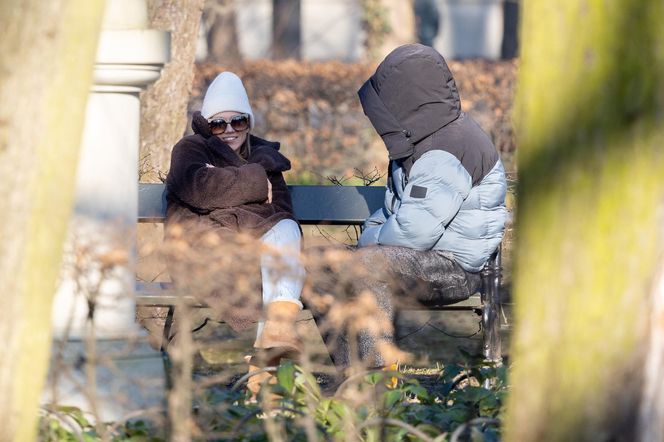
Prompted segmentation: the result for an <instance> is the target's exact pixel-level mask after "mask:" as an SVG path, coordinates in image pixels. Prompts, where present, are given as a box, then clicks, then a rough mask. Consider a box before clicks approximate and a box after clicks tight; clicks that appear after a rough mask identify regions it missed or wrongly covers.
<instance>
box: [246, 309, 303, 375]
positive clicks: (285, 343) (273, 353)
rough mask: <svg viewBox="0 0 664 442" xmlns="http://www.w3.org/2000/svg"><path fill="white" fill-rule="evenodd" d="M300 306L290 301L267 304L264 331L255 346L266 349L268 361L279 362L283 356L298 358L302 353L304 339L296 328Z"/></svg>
mask: <svg viewBox="0 0 664 442" xmlns="http://www.w3.org/2000/svg"><path fill="white" fill-rule="evenodd" d="M299 313H300V306H299V305H297V304H295V303H293V302H288V301H275V302H271V303H270V304H268V305H267V311H266V321H265V325H264V327H263V332H262V333H261V335H260V336H259V337H258V339H256V343H255V344H254V347H255V348H259V349H263V350H266V353H267V354H268V357H267V359H268V361H266V362H270V363H274V364H275V365H277V364H279V359H280V358H281V357H290V358H297V357H298V356H299V354H300V353H302V350H303V348H302V340H301V339H300V337H299V336H298V334H297V331H296V329H295V322H296V321H297V316H298V314H299Z"/></svg>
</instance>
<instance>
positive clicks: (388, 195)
mask: <svg viewBox="0 0 664 442" xmlns="http://www.w3.org/2000/svg"><path fill="white" fill-rule="evenodd" d="M394 201H395V200H394V194H393V193H392V192H391V191H390V188H389V186H388V187H386V188H385V202H384V207H382V208H380V209H378V210H376V211H375V212H374V213H372V214H371V216H369V218H367V220H366V221H365V222H364V225H363V226H362V235H360V239H359V240H358V241H357V245H358V247H366V246H373V245H376V244H378V235H379V234H380V230H381V228H382V227H383V224H385V221H387V218H388V217H389V216H390V215H392V210H391V208H392V205H393V203H394Z"/></svg>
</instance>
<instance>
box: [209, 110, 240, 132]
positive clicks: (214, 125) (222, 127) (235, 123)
mask: <svg viewBox="0 0 664 442" xmlns="http://www.w3.org/2000/svg"><path fill="white" fill-rule="evenodd" d="M208 124H209V125H210V130H212V131H213V132H226V128H227V127H228V125H230V126H231V127H232V128H233V130H236V131H238V132H242V131H243V130H246V129H247V128H248V127H249V115H248V114H240V115H235V116H234V117H231V119H230V120H229V121H226V120H224V119H223V118H215V119H214V120H210V121H208Z"/></svg>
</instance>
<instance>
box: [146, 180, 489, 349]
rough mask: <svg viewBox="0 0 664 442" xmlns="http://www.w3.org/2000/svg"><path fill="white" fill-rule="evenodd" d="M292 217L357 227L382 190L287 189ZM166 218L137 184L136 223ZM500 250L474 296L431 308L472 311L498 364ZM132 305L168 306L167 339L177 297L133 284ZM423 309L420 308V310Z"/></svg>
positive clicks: (151, 190) (161, 201) (154, 188)
mask: <svg viewBox="0 0 664 442" xmlns="http://www.w3.org/2000/svg"><path fill="white" fill-rule="evenodd" d="M289 189H290V192H291V196H292V199H293V210H294V213H295V217H296V218H297V219H298V221H299V222H300V223H301V224H303V225H351V226H361V225H362V224H363V223H364V220H365V219H366V218H367V217H368V216H369V215H370V214H371V213H373V212H374V211H375V210H377V209H378V208H380V207H382V205H383V199H384V195H385V189H384V188H383V187H376V186H307V185H293V186H289ZM165 215H166V199H165V185H164V184H147V183H141V184H140V186H139V207H138V222H139V223H163V222H164V219H165ZM500 278H501V262H500V247H499V248H498V250H496V252H494V254H493V256H492V257H491V259H490V260H489V262H488V263H487V264H486V265H485V266H484V269H483V270H482V271H481V279H482V284H481V287H480V290H479V293H476V294H474V295H472V296H471V297H470V298H469V299H467V300H465V301H461V302H458V303H456V304H449V305H440V306H436V305H434V306H431V305H427V306H426V308H427V309H434V310H472V311H474V312H476V313H478V314H480V315H481V317H482V319H481V321H480V323H481V327H482V334H483V336H482V337H483V355H484V358H485V359H487V360H490V361H494V362H500V361H501V339H500V333H499V331H500V318H499V312H500V307H501V306H500V293H499V288H500ZM136 302H137V304H138V305H142V306H154V307H168V308H169V310H168V316H167V319H166V330H165V331H164V336H165V337H167V336H168V332H169V330H168V329H169V328H170V324H171V321H172V318H173V312H174V309H175V305H177V303H178V302H177V299H176V295H175V294H174V293H173V291H172V290H169V288H168V284H164V283H142V282H137V286H136ZM423 308H424V307H423Z"/></svg>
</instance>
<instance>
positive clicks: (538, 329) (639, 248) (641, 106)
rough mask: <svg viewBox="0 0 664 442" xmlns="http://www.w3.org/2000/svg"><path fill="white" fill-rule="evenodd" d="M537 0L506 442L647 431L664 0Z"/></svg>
mask: <svg viewBox="0 0 664 442" xmlns="http://www.w3.org/2000/svg"><path fill="white" fill-rule="evenodd" d="M523 5H524V7H523V22H522V25H523V27H522V29H521V31H522V33H521V35H522V37H523V38H522V39H521V42H522V59H521V65H520V73H519V75H520V84H519V93H518V97H517V115H516V119H517V122H518V124H517V127H518V139H519V158H518V160H519V188H518V196H519V208H518V217H517V239H518V244H517V250H516V261H515V262H516V273H515V278H514V281H515V283H514V291H515V305H516V312H515V313H516V320H515V323H516V330H515V335H514V337H513V347H512V348H513V362H514V366H513V370H512V372H511V383H512V393H511V395H510V398H509V401H508V412H507V422H506V439H507V440H513V441H519V442H522V441H539V440H547V441H568V440H575V441H577V440H633V439H634V437H635V432H636V426H637V423H638V419H637V412H638V410H639V402H640V401H641V396H642V388H643V379H644V376H643V366H644V361H645V358H646V353H647V347H646V343H647V342H648V336H649V333H650V331H649V328H650V326H651V324H650V321H649V320H648V319H649V312H650V310H651V309H652V307H653V297H652V296H651V285H652V284H653V282H654V275H655V273H656V272H657V270H658V262H659V261H658V258H660V257H661V254H662V251H663V247H662V218H661V213H662V212H661V210H662V202H663V201H664V199H663V197H664V180H663V178H662V177H663V176H664V175H662V170H664V167H663V166H664V158H663V157H664V156H663V155H662V153H661V141H662V139H664V124H663V123H664V121H662V119H663V117H662V116H663V115H664V45H663V44H662V41H661V29H662V27H664V4H662V2H661V1H660V0H642V1H639V2H609V3H606V2H593V3H592V5H591V4H588V3H586V2H578V1H576V0H561V1H559V2H550V1H547V0H532V1H528V2H524V3H523ZM653 325H654V324H653ZM659 327H661V317H660V324H659ZM659 351H661V349H659ZM660 403H661V401H660ZM660 406H661V405H660Z"/></svg>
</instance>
